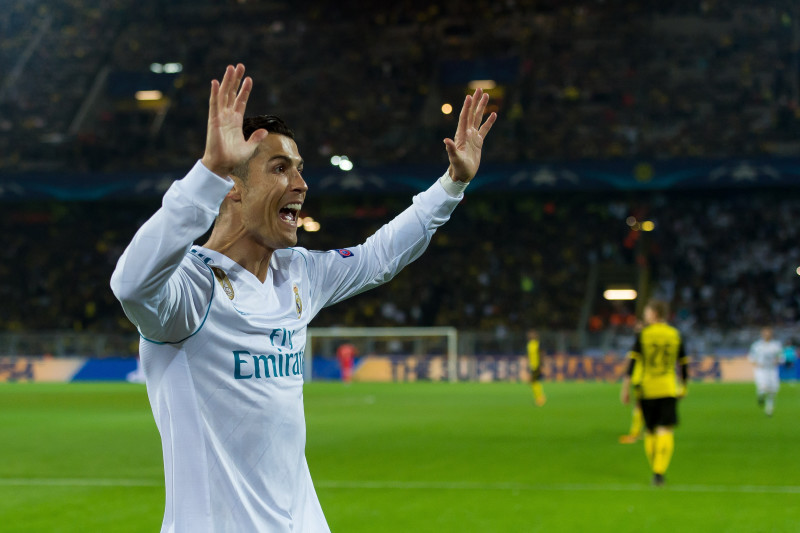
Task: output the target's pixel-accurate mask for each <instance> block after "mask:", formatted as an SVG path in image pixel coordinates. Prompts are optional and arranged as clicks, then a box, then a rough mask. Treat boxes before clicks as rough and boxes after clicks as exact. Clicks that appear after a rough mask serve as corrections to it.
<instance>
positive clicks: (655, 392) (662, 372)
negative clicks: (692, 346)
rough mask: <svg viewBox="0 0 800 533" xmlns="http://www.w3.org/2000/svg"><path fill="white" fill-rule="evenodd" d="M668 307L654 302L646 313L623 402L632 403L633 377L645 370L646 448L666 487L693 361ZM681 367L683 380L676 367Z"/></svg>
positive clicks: (631, 355)
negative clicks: (681, 400)
mask: <svg viewBox="0 0 800 533" xmlns="http://www.w3.org/2000/svg"><path fill="white" fill-rule="evenodd" d="M666 316H667V305H666V304H665V303H664V302H660V301H651V302H650V303H648V304H647V307H645V310H644V318H645V323H646V324H647V325H646V326H645V328H644V329H642V331H641V333H639V335H638V337H637V338H636V342H635V343H634V346H633V348H632V349H631V351H630V353H629V354H628V356H629V358H630V363H629V364H628V372H627V375H626V376H625V377H624V379H623V387H622V392H621V399H622V401H623V402H624V403H628V401H629V400H630V386H631V377H632V376H633V375H634V373H635V372H637V371H638V370H637V367H641V395H642V396H641V397H642V399H641V405H642V415H643V417H644V424H645V436H644V448H645V453H646V454H647V459H648V461H649V462H650V467H651V469H652V471H653V484H654V485H663V484H664V474H665V473H666V471H667V468H668V467H669V463H670V460H671V459H672V452H673V450H674V449H675V436H674V428H675V426H677V425H678V409H677V399H678V398H681V397H683V396H685V395H686V383H687V380H688V377H689V376H688V375H689V359H688V357H687V356H686V352H685V349H684V344H683V340H682V339H681V334H680V332H679V331H678V330H677V329H676V328H674V327H672V326H670V325H669V324H667V323H666ZM678 365H680V369H681V372H680V381H679V380H678V376H677V373H676V367H677V366H678Z"/></svg>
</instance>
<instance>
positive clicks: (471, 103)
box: [308, 89, 497, 316]
mask: <svg viewBox="0 0 800 533" xmlns="http://www.w3.org/2000/svg"><path fill="white" fill-rule="evenodd" d="M488 101H489V96H488V95H485V94H483V91H481V90H480V89H478V90H477V91H476V92H475V94H474V95H469V96H467V97H466V98H465V100H464V107H463V108H462V109H461V114H460V115H459V119H458V127H457V129H456V134H455V137H454V139H449V138H448V139H445V141H444V142H445V146H446V147H447V154H448V157H449V159H450V168H449V169H448V174H449V177H448V174H444V175H443V176H442V177H441V178H439V180H438V182H437V183H434V184H433V185H432V186H431V187H430V188H429V189H428V190H427V191H423V192H421V193H420V194H418V195H416V196H415V197H414V200H413V205H412V206H411V207H409V208H408V209H406V210H405V211H403V212H402V213H400V214H399V215H398V216H397V217H395V218H394V220H392V221H391V222H389V223H388V224H386V225H384V226H383V227H382V228H380V229H379V230H378V231H377V232H376V233H375V234H374V235H372V236H371V237H369V238H368V239H367V240H366V242H365V243H364V244H361V245H358V246H355V247H351V248H348V249H347V250H331V251H329V252H326V253H312V254H309V255H308V264H309V267H310V269H311V277H312V282H313V283H314V287H313V288H312V300H313V304H312V313H311V316H313V315H314V314H315V313H316V312H317V311H319V309H320V308H322V307H324V306H327V305H331V304H334V303H336V302H339V301H341V300H344V299H345V298H349V297H351V296H353V295H355V294H359V293H361V292H363V291H366V290H368V289H371V288H373V287H376V286H378V285H381V284H382V283H386V282H387V281H389V280H390V279H392V278H393V277H394V276H395V275H396V274H397V273H398V272H400V270H402V269H403V268H404V267H405V266H406V265H408V264H409V263H411V262H412V261H414V260H415V259H416V258H417V257H419V256H420V255H421V254H422V253H423V252H424V251H425V249H426V248H427V246H428V243H430V240H431V238H432V237H433V234H434V233H435V231H436V229H437V228H438V227H439V226H441V225H442V224H444V223H445V222H447V220H448V219H449V218H450V214H451V213H452V212H453V210H454V209H455V208H456V206H457V205H458V203H459V202H460V201H461V199H462V194H461V193H462V192H463V190H464V187H465V186H466V184H467V183H469V181H470V180H472V178H474V177H475V174H476V173H477V171H478V167H479V165H480V160H481V149H482V148H483V140H484V138H485V137H486V135H487V134H488V133H489V130H490V129H491V128H492V124H494V122H495V120H497V115H496V114H495V113H492V114H491V115H489V118H487V119H486V121H485V122H484V123H483V125H481V121H482V120H483V113H484V111H485V110H486V104H487V103H488Z"/></svg>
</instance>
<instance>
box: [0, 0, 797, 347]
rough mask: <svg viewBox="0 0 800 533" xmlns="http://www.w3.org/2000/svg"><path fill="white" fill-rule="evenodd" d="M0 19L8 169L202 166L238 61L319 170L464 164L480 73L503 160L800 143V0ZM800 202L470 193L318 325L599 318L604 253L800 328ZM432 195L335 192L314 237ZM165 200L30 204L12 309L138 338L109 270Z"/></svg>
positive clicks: (728, 322) (6, 293) (156, 6)
mask: <svg viewBox="0 0 800 533" xmlns="http://www.w3.org/2000/svg"><path fill="white" fill-rule="evenodd" d="M0 34H2V39H0V72H2V73H3V75H2V76H0V83H2V85H1V86H0V174H2V173H13V172H18V171H27V172H36V171H53V170H55V171H60V170H90V171H96V172H106V171H120V170H126V171H127V170H141V171H148V170H165V169H175V168H179V169H181V168H185V169H188V168H189V167H190V165H191V164H192V163H193V162H194V161H195V160H196V159H197V158H198V157H199V155H200V154H202V150H203V143H204V134H205V117H206V102H207V97H208V96H207V95H208V83H209V80H210V79H211V78H214V77H219V76H220V73H221V71H222V70H221V69H222V68H224V65H226V64H227V63H230V62H233V61H241V62H243V63H245V64H246V65H247V66H248V73H249V74H251V75H252V76H253V78H254V80H255V90H254V93H253V95H252V97H251V99H250V102H251V103H250V106H249V108H250V110H251V111H252V112H254V113H255V112H259V113H260V112H273V113H276V114H279V115H281V116H283V117H284V118H285V119H286V120H287V122H288V123H289V124H290V125H291V126H292V127H293V128H294V129H295V131H296V133H297V138H298V144H299V146H300V150H301V153H302V154H303V156H304V157H305V159H306V162H307V168H309V169H310V170H309V172H313V169H314V167H317V168H319V167H322V166H324V165H328V164H329V163H328V160H329V158H330V156H331V155H332V154H337V153H347V154H348V156H349V157H350V159H351V160H353V161H355V162H356V164H357V165H364V166H370V165H376V164H384V163H397V164H420V163H424V164H428V165H434V166H435V165H437V164H440V163H441V164H446V163H445V162H446V155H445V151H444V148H443V146H442V144H441V139H442V138H444V137H445V136H449V135H451V132H452V130H453V129H454V125H455V121H456V117H455V116H453V115H446V114H443V113H442V111H441V110H440V106H441V104H442V103H443V102H452V103H453V105H454V107H456V108H457V107H458V104H459V103H460V101H461V99H462V98H463V95H464V92H465V87H466V85H467V82H468V81H469V80H471V79H475V78H476V77H478V76H480V77H485V78H486V79H493V80H495V82H496V83H497V88H496V89H495V90H494V92H493V93H492V96H493V102H494V105H496V106H497V109H498V111H499V113H500V116H501V120H499V121H498V123H497V126H496V129H495V130H494V131H493V133H492V135H493V137H494V141H495V142H491V143H487V153H486V154H485V156H484V159H485V161H486V162H487V163H492V162H521V161H529V160H574V159H605V158H677V157H718V156H720V157H726V156H736V157H742V156H781V155H791V156H797V155H800V110H799V109H798V101H800V98H799V95H798V75H797V72H798V54H799V53H800V38H799V37H798V35H800V10H798V7H797V5H796V2H793V1H789V0H778V1H772V2H768V3H767V2H760V1H739V2H736V3H735V6H733V5H731V3H728V2H716V1H713V0H704V1H697V0H695V1H691V2H690V1H675V2H659V3H651V2H635V1H628V2H602V1H589V0H583V1H577V0H567V1H559V0H546V1H545V0H542V1H534V0H505V1H489V0H481V1H475V2H468V3H457V4H453V5H452V6H449V7H448V6H446V5H439V4H437V3H432V2H426V1H418V0H399V1H397V2H392V3H377V4H375V5H372V6H370V7H369V8H368V9H365V8H364V7H363V2H356V1H354V0H342V1H340V2H336V3H335V4H334V3H330V2H323V1H312V2H302V3H289V2H278V1H246V2H245V1H240V2H233V1H222V0H216V1H215V0H191V1H189V0H174V1H170V2H168V1H158V0H139V1H136V2H134V1H133V0H109V1H107V2H100V3H97V2H89V1H86V0H66V1H59V2H54V1H35V2H34V1H27V0H10V1H9V2H8V5H6V6H4V10H3V13H0ZM166 62H174V63H177V64H180V66H181V70H180V72H177V73H174V74H172V75H170V76H169V77H166V78H163V79H166V80H168V84H167V85H165V88H164V98H163V99H162V101H161V102H159V103H157V104H152V105H145V104H142V103H137V102H136V101H135V100H133V99H132V98H130V97H128V98H127V99H123V98H120V96H119V94H120V92H119V91H120V90H121V89H124V88H125V87H127V85H126V83H130V84H132V85H131V86H134V85H135V81H136V80H138V79H145V80H152V79H153V76H155V77H157V76H158V74H157V73H154V72H153V71H152V67H151V65H153V64H163V63H166ZM131 73H135V74H137V76H139V77H137V76H133V75H132V74H131ZM101 81H102V84H101ZM103 84H104V85H103ZM115 84H117V86H116V87H115ZM101 86H105V87H106V90H99V89H98V87H101ZM87 102H90V103H91V105H87ZM434 178H435V176H431V179H434ZM796 196H797V194H796V192H794V191H791V192H789V193H787V192H785V191H772V190H757V192H755V193H744V192H736V191H713V192H705V193H699V194H695V193H693V194H691V195H689V194H687V193H683V194H681V193H678V192H662V193H649V194H647V195H644V194H634V193H618V194H611V193H604V194H600V195H597V194H591V193H587V192H579V193H569V194H567V193H552V194H549V195H544V196H537V197H533V196H531V197H515V198H508V197H507V196H503V195H501V194H496V193H493V194H489V195H477V194H476V195H469V196H468V198H467V201H466V202H465V204H464V205H463V206H461V207H460V208H459V210H458V211H457V212H456V215H455V216H454V219H453V222H451V223H450V224H448V225H447V226H446V227H445V228H444V229H443V230H442V232H441V233H440V234H439V235H437V237H436V238H435V239H434V242H433V245H432V246H431V249H430V250H429V252H428V253H426V254H425V255H423V257H422V258H421V259H420V260H419V263H418V264H415V265H413V266H412V267H410V269H409V270H408V271H406V272H404V273H402V274H401V275H400V276H399V277H398V279H396V280H395V281H394V282H393V283H391V284H389V285H388V286H385V287H381V288H379V289H377V290H375V291H372V292H370V293H367V294H364V295H360V296H358V297H356V299H354V300H353V301H352V303H351V304H344V305H343V306H340V307H339V308H337V310H336V312H332V313H328V312H326V311H323V313H322V314H321V315H320V317H319V318H318V319H317V321H316V322H315V323H314V324H313V325H315V326H325V325H357V326H377V325H448V326H449V325H455V326H457V327H459V328H462V329H485V330H492V331H498V332H500V331H503V330H516V331H518V330H522V329H525V328H527V327H530V326H532V325H535V326H536V327H540V328H549V329H574V328H576V327H578V326H579V324H580V322H581V320H582V318H581V313H582V309H584V308H586V306H587V301H586V300H587V294H588V293H590V292H591V291H589V290H587V283H589V281H587V280H588V279H589V277H590V276H589V272H590V270H591V267H592V265H598V266H602V267H611V268H613V267H620V268H627V267H634V268H645V269H647V270H648V272H649V273H650V276H651V282H652V286H653V287H654V288H655V294H656V295H659V296H662V297H665V298H666V299H668V300H670V301H672V302H673V304H674V310H675V314H676V316H675V317H676V319H677V321H678V323H679V325H681V327H682V328H684V329H685V330H689V331H691V330H694V329H700V328H707V327H719V328H723V329H725V328H731V329H733V328H740V327H744V326H748V325H754V324H761V323H784V324H793V323H794V322H795V321H796V320H797V319H798V318H800V301H798V299H797V296H796V295H797V290H796V287H797V283H798V281H797V280H798V279H799V278H798V276H797V274H796V273H795V269H796V268H797V266H798V265H800V256H799V255H800V254H798V250H797V247H796V243H797V238H798V235H797V233H798V230H797V224H792V221H794V220H798V217H800V206H798V204H797V202H796V201H795V200H796ZM407 202H408V198H398V197H395V196H390V197H377V196H376V197H357V196H349V197H345V198H319V197H315V196H314V191H313V190H312V191H310V195H309V200H308V203H307V205H306V210H307V211H308V213H309V214H312V215H313V216H314V217H315V218H316V219H317V220H319V221H320V222H321V224H322V230H321V231H320V232H319V233H303V232H301V235H300V243H299V244H300V245H301V246H305V247H308V248H333V247H342V246H347V245H352V244H356V243H358V242H361V241H362V240H363V239H364V238H365V237H366V236H367V235H369V234H370V233H371V232H372V231H374V230H375V229H376V228H377V227H378V225H379V224H381V223H383V222H385V221H386V220H388V219H389V218H390V217H391V216H392V215H394V214H395V213H397V212H399V210H401V209H402V208H404V207H405V206H406V205H407ZM157 207H158V203H157V200H155V199H154V200H153V201H146V200H136V201H128V202H122V201H97V202H74V203H57V202H44V201H43V202H36V203H31V202H27V203H22V202H20V203H15V204H13V205H7V206H6V209H4V212H3V213H2V215H1V216H2V217H3V219H4V224H5V226H4V227H5V228H6V230H7V231H6V243H5V246H4V247H3V248H2V249H0V253H1V254H3V258H2V259H3V260H2V261H0V273H2V276H3V279H4V280H5V282H4V283H3V284H0V292H1V294H0V298H2V299H3V300H4V301H6V302H14V305H11V306H8V305H7V306H3V307H2V311H0V329H3V330H10V331H15V330H23V329H24V330H44V329H48V330H52V329H69V330H76V331H103V332H108V331H120V330H127V331H130V330H131V327H132V326H131V325H130V323H129V322H128V321H127V320H126V319H125V318H124V316H123V315H122V311H121V309H120V307H119V305H118V304H117V302H116V301H115V300H114V299H113V296H112V295H111V293H110V291H109V290H108V279H109V276H110V273H111V271H112V269H113V265H114V264H115V262H116V260H117V258H118V257H119V255H120V254H121V252H122V250H123V248H124V246H125V245H126V244H127V242H128V241H129V240H130V238H131V236H132V234H133V232H134V231H135V230H136V228H137V227H138V226H139V224H141V222H143V221H144V220H145V219H146V217H148V216H149V215H150V214H152V212H153V211H154V210H155V209H156V208H157ZM354 213H360V214H359V215H354ZM354 216H357V217H361V218H362V220H360V221H358V222H359V223H354V222H353V218H354ZM629 217H634V218H636V219H637V220H644V219H649V220H652V221H654V223H655V231H652V232H642V231H639V230H638V228H636V227H633V226H631V225H630V224H627V223H626V220H628V219H629ZM43 243H44V245H43ZM589 296H591V294H589ZM589 308H590V309H591V315H592V316H590V317H588V322H587V326H588V327H589V328H590V329H597V330H600V329H604V328H608V327H614V328H628V329H630V328H631V327H632V326H633V317H632V314H633V309H632V307H630V306H628V305H626V304H612V303H608V302H604V301H602V300H601V299H598V300H597V301H596V302H595V303H592V304H591V305H590V306H589Z"/></svg>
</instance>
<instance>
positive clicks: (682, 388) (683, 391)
mask: <svg viewBox="0 0 800 533" xmlns="http://www.w3.org/2000/svg"><path fill="white" fill-rule="evenodd" d="M688 394H689V387H687V386H686V385H678V393H677V395H676V396H677V397H678V399H679V400H682V399H683V398H686V396H687V395H688Z"/></svg>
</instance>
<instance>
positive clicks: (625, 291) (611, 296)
mask: <svg viewBox="0 0 800 533" xmlns="http://www.w3.org/2000/svg"><path fill="white" fill-rule="evenodd" d="M637 296H638V294H637V292H636V291H635V290H634V289H629V288H619V287H618V288H609V289H606V290H605V291H603V298H605V299H606V300H635V299H636V297H637Z"/></svg>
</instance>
